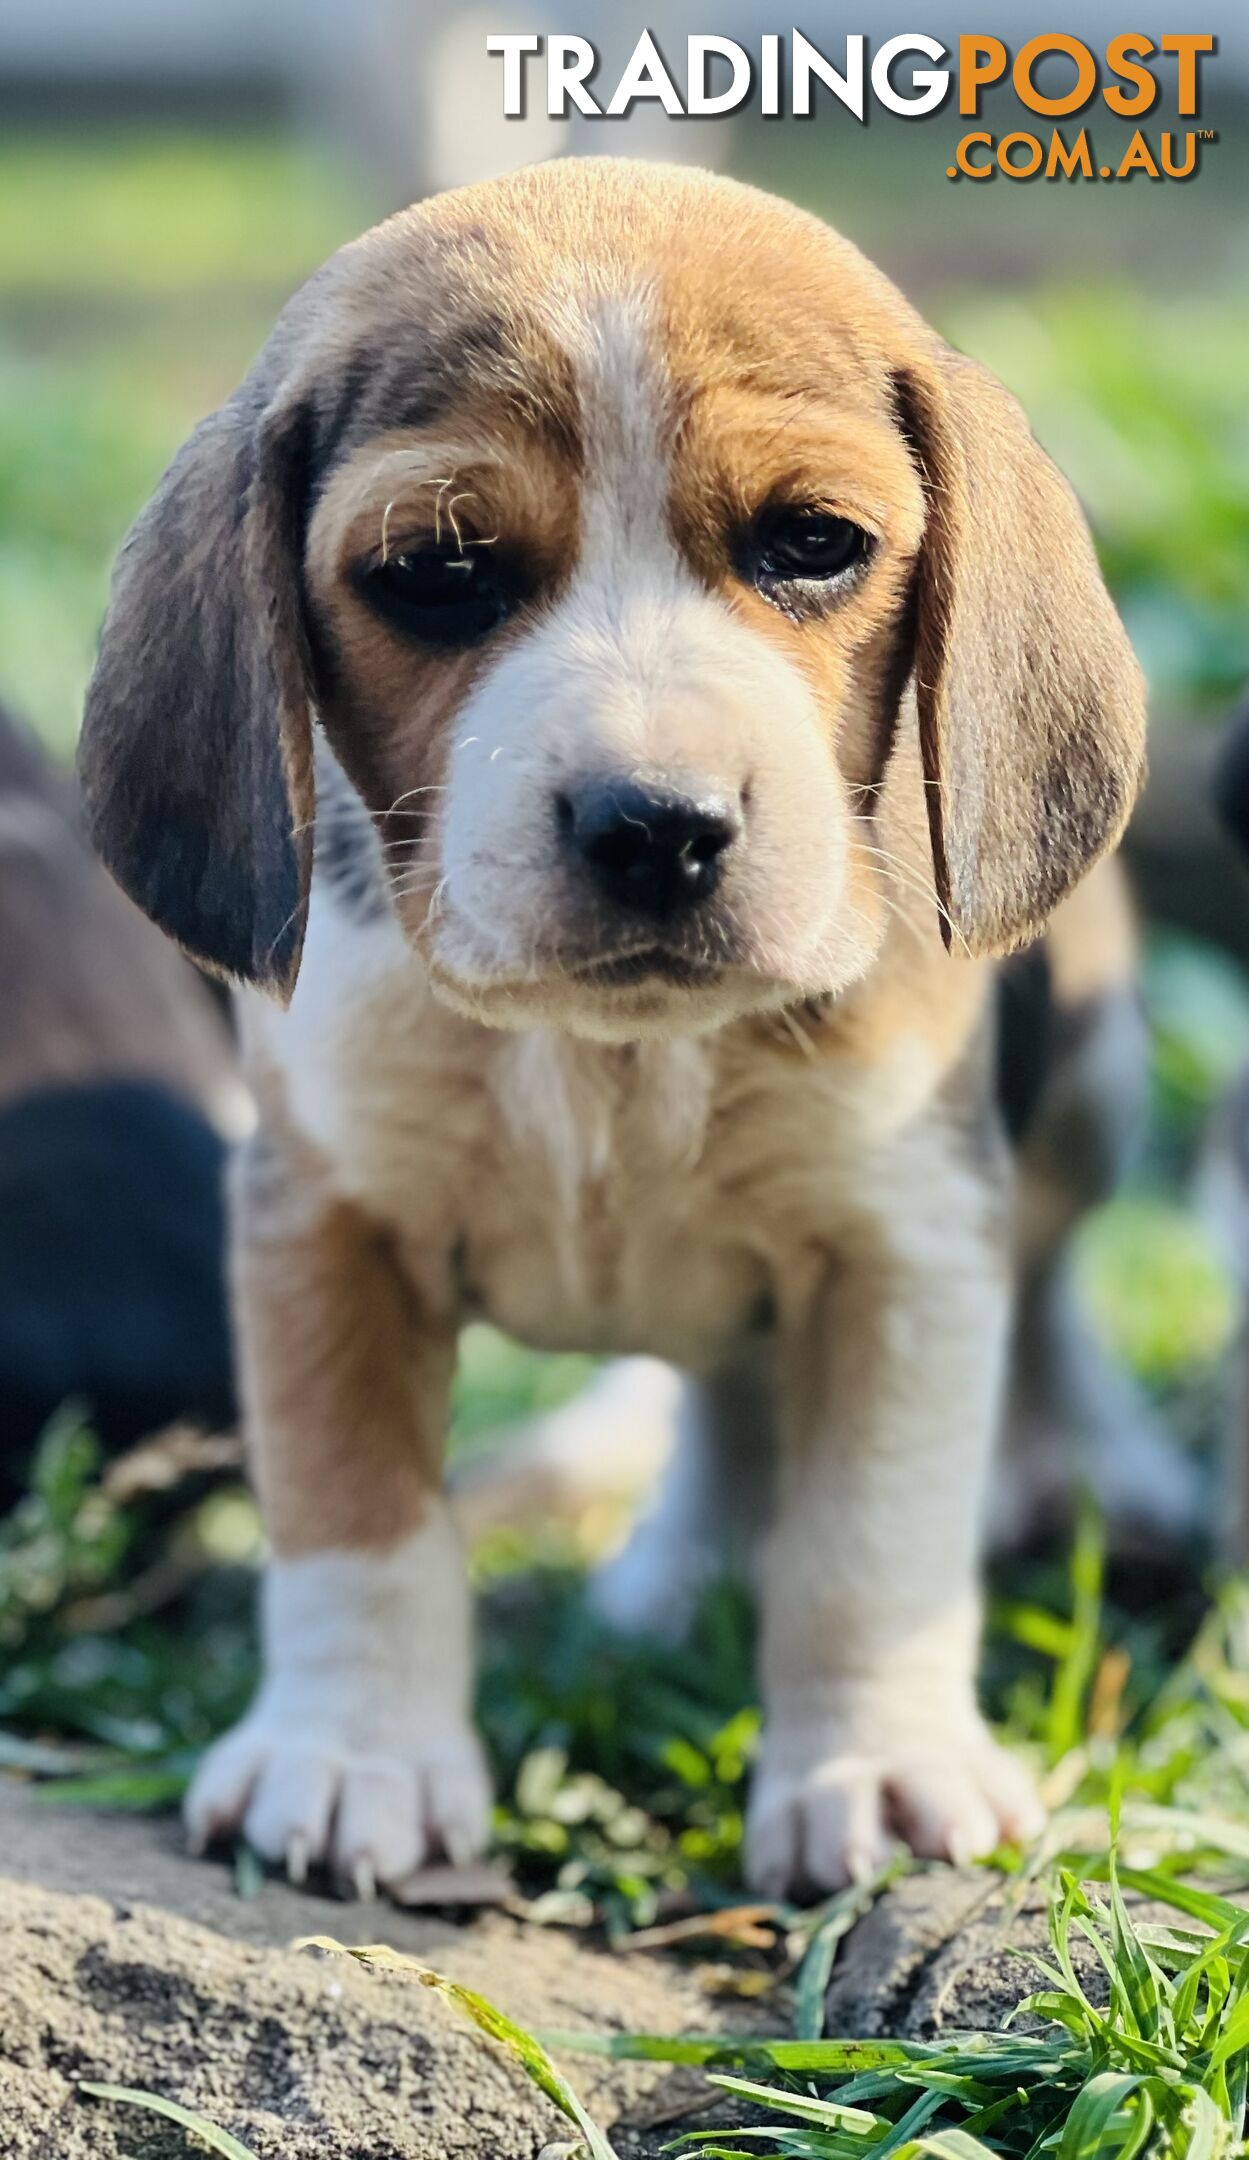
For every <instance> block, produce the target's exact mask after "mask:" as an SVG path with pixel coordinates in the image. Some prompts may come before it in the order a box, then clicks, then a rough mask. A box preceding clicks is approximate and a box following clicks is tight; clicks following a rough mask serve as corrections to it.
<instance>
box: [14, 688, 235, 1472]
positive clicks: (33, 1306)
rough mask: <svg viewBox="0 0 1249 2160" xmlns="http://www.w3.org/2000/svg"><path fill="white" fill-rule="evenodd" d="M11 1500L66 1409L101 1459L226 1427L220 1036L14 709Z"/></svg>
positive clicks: (201, 991)
mask: <svg viewBox="0 0 1249 2160" xmlns="http://www.w3.org/2000/svg"><path fill="white" fill-rule="evenodd" d="M0 1015H2V1016H3V1017H2V1019H0V1500H3V1502H4V1503H6V1504H7V1503H8V1502H9V1501H11V1500H12V1499H13V1497H14V1496H15V1495H16V1494H17V1493H18V1492H19V1491H20V1490H21V1489H22V1485H23V1481H24V1477H25V1474H26V1471H27V1469H28V1466H29V1459H30V1454H31V1451H32V1449H33V1448H34V1445H35V1442H36V1441H37V1439H38V1438H39V1435H40V1433H41V1432H42V1431H43V1429H44V1428H45V1426H46V1425H47V1423H48V1421H49V1419H50V1418H51V1417H52V1416H53V1415H54V1414H55V1412H56V1411H57V1410H59V1409H60V1408H61V1406H62V1405H63V1404H65V1403H66V1402H67V1401H73V1402H74V1403H75V1404H77V1405H78V1406H79V1407H80V1408H81V1409H82V1411H83V1413H84V1414H85V1415H86V1416H88V1417H89V1418H90V1419H91V1421H92V1424H93V1426H94V1428H95V1430H96V1431H97V1432H98V1434H99V1436H100V1439H101V1441H102V1442H103V1445H104V1447H105V1449H106V1450H107V1451H108V1452H109V1453H115V1452H117V1451H118V1450H120V1449H122V1448H124V1447H127V1446H129V1445H130V1444H131V1443H132V1442H134V1441H137V1440H141V1439H144V1438H146V1437H147V1436H149V1435H151V1434H153V1433H156V1432H158V1431H159V1430H160V1429H161V1428H162V1427H164V1426H167V1425H169V1424H171V1423H173V1422H175V1421H178V1420H182V1419H190V1420H195V1421H198V1422H201V1423H203V1424H205V1425H208V1426H216V1425H218V1424H228V1423H229V1422H230V1421H231V1419H232V1416H233V1388H232V1382H231V1366H230V1348H229V1336H228V1325H227V1316H226V1310H225V1292H224V1265H223V1263H224V1244H225V1240H224V1198H223V1193H222V1172H223V1166H224V1137H223V1136H224V1134H225V1133H226V1132H229V1131H234V1132H237V1131H238V1129H239V1117H240V1113H241V1110H242V1106H243V1105H244V1104H245V1100H246V1098H245V1091H244V1089H243V1086H242V1083H241V1081H240V1080H239V1078H238V1075H237V1069H236V1063H235V1058H234V1052H233V1047H232V1044H231V1040H230V1036H229V1031H228V1029H227V1027H226V1025H225V1020H224V1016H223V1015H222V1013H221V1012H220V1010H219V1009H218V1008H217V1006H216V1003H215V1000H214V998H213V996H212V994H211V992H210V991H209V990H208V989H207V987H206V986H205V985H204V984H203V983H202V982H200V981H197V979H196V977H195V974H194V972H193V970H192V969H191V968H189V967H188V966H187V964H186V962H185V961H184V960H182V959H180V958H179V956H178V954H177V953H176V952H175V951H174V950H173V949H172V947H171V946H170V945H169V944H168V943H167V942H166V941H165V940H164V939H162V938H160V937H158V936H156V934H155V933H154V932H153V930H152V928H151V926H150V924H148V923H147V922H145V921H144V919H143V917H142V916H141V915H140V914H139V912H138V910H137V909H136V908H134V907H133V906H132V904H131V903H130V902H129V901H128V900H127V899H125V897H124V896H123V895H122V894H121V893H120V892H119V891H118V890H117V888H116V886H115V885H114V884H113V883H112V881H111V880H110V879H109V878H107V877H105V876H104V875H103V873H102V871H101V869H100V866H99V864H98V863H97V861H96V860H95V857H94V856H93V855H92V854H91V852H90V850H89V849H88V848H87V846H86V845H85V843H84V841H83V839H82V837H81V835H80V833H79V831H78V829H77V809H76V803H75V798H74V791H73V789H72V787H71V786H70V785H69V783H68V782H66V781H64V780H63V779H62V778H61V776H60V775H59V774H58V773H57V772H55V771H54V769H53V767H52V766H51V765H50V764H49V762H48V761H47V759H46V758H45V757H44V756H43V754H42V752H41V751H40V750H39V748H38V746H37V745H36V744H35V742H34V741H33V739H32V738H31V737H30V736H28V735H26V734H24V733H23V732H22V731H21V730H20V729H19V728H18V727H17V725H16V723H15V722H14V721H13V720H11V719H10V718H9V717H8V716H7V715H6V714H5V713H4V712H3V711H0Z"/></svg>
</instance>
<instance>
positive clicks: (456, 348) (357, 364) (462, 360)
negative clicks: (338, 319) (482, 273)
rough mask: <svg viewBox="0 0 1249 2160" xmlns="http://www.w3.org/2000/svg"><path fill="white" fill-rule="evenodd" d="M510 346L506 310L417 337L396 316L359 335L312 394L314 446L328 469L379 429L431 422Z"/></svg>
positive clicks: (441, 416)
mask: <svg viewBox="0 0 1249 2160" xmlns="http://www.w3.org/2000/svg"><path fill="white" fill-rule="evenodd" d="M510 349H511V340H510V337H509V332H508V329H507V326H506V324H505V322H504V319H503V317H502V316H501V315H497V314H491V313H483V314H480V315H477V316H474V317H472V318H471V319H470V320H468V321H465V322H462V323H459V324H456V325H455V326H454V328H453V329H450V330H444V331H443V333H442V334H441V336H439V337H433V336H429V335H426V336H425V337H423V338H418V337H416V336H415V335H414V333H413V330H412V326H411V325H410V324H408V323H406V322H404V321H402V320H401V321H398V322H396V323H395V324H394V326H393V327H392V328H391V329H389V330H387V329H385V328H384V327H382V326H380V325H379V326H378V328H377V329H376V330H375V331H374V333H373V334H372V335H371V336H370V337H369V338H368V340H367V341H364V340H362V341H360V342H358V343H357V344H356V345H355V346H354V347H353V349H352V350H351V351H350V352H349V353H348V355H347V357H346V359H345V360H343V361H342V362H341V363H340V364H339V366H338V368H337V369H335V370H333V371H332V372H331V374H330V375H329V376H328V378H327V380H326V381H325V382H324V383H323V385H322V386H321V387H320V389H319V390H318V392H317V393H316V396H315V398H314V411H315V421H316V427H315V446H316V458H317V464H318V467H319V469H320V471H321V472H322V473H325V472H327V471H329V470H330V469H331V467H333V466H334V465H337V464H339V463H340V462H341V461H342V459H343V458H344V457H347V456H350V454H351V452H352V451H353V450H356V449H359V448H360V446H361V445H362V444H363V443H366V442H368V441H369V440H370V438H371V437H372V436H374V435H384V434H388V433H390V432H391V431H392V430H394V429H396V428H425V427H432V426H433V425H434V424H435V423H436V422H437V421H439V420H441V419H444V418H445V417H446V415H447V414H448V412H449V411H450V410H451V408H452V407H453V406H454V405H455V404H456V403H457V402H460V401H462V400H463V396H464V389H465V384H466V382H472V381H474V380H477V379H480V377H481V375H482V374H483V372H492V371H493V368H497V367H498V364H499V362H500V361H501V360H503V359H505V358H506V357H507V356H508V354H509V351H510Z"/></svg>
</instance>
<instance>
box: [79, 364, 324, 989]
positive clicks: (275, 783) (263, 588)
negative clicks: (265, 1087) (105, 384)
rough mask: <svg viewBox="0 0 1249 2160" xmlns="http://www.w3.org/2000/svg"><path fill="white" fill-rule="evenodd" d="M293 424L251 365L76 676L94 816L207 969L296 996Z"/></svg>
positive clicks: (306, 831)
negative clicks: (81, 678) (85, 667)
mask: <svg viewBox="0 0 1249 2160" xmlns="http://www.w3.org/2000/svg"><path fill="white" fill-rule="evenodd" d="M303 462H304V456H303V422H302V415H301V411H300V408H299V406H298V404H297V403H296V402H295V401H293V400H290V401H281V400H279V401H277V402H274V403H270V402H269V401H268V399H267V398H266V395H265V391H264V388H263V386H262V385H261V384H260V383H259V382H258V381H257V380H256V379H255V378H251V379H249V381H248V382H247V383H245V384H244V385H243V388H242V389H241V390H240V391H239V392H238V394H237V396H236V397H235V398H234V400H233V401H232V402H231V403H230V404H229V405H227V406H225V407H223V408H222V410H221V411H220V412H218V413H215V414H214V415H213V416H212V417H211V418H210V419H208V420H206V421H204V423H203V424H202V426H201V427H200V428H198V429H197V431H196V433H195V434H194V435H193V436H192V437H191V439H190V441H189V442H188V443H187V444H186V445H185V446H184V448H183V449H182V450H181V451H180V452H179V454H178V456H177V457H176V458H175V460H174V462H173V464H172V465H171V467H170V469H169V471H168V472H167V474H166V475H165V478H164V480H163V481H162V483H161V485H160V488H159V489H158V491H157V493H156V495H155V496H154V497H153V499H152V501H151V502H150V503H149V504H148V506H147V508H146V509H145V510H144V511H143V512H142V514H141V516H140V517H139V519H138V521H137V523H136V524H135V526H134V528H133V530H132V531H131V533H130V536H129V538H128V539H127V541H126V543H125V546H124V548H123V550H122V553H121V556H120V558H119V560H118V564H117V568H116V571H115V573H114V577H113V587H112V595H111V599H110V602H109V608H108V614H107V616H106V619H105V623H104V629H103V632H102V635H101V641H100V651H99V657H98V660H97V664H96V669H95V673H94V676H93V678H92V681H91V686H90V689H89V690H88V693H87V706H86V717H85V720H84V723H83V732H82V738H81V741H80V744H79V755H78V769H79V775H80V778H81V783H82V792H83V799H84V805H85V813H86V818H87V824H88V829H89V831H90V834H91V837H92V839H93V841H94V842H95V845H96V847H97V848H98V850H99V852H100V854H101V855H102V856H103V858H104V860H105V862H106V863H107V864H108V866H109V868H110V869H111V870H112V872H113V875H114V876H115V877H116V878H117V880H118V883H119V884H120V885H122V886H123V887H124V888H125V890H126V891H127V892H128V893H129V894H130V896H131V898H132V899H134V900H136V901H137V902H138V904H139V906H140V907H141V908H143V909H144V910H145V911H146V912H147V914H149V915H150V916H151V917H152V919H153V920H154V921H155V922H157V923H159V925H160V927H161V928H162V929H163V930H166V931H168V932H169V934H170V936H171V937H174V938H176V939H177V941H178V943H179V944H180V945H182V946H184V947H185V949H186V950H187V951H188V952H189V953H191V954H192V955H193V956H194V957H195V958H196V959H197V960H200V961H202V962H203V963H204V964H205V965H206V966H207V967H209V968H211V969H212V970H213V971H214V972H217V973H220V974H223V975H226V976H230V977H233V978H234V979H236V980H238V981H241V982H248V983H255V984H259V985H261V986H262V987H263V988H265V989H268V990H272V991H274V992H275V993H276V994H277V995H278V996H280V997H282V998H287V997H289V995H290V993H291V990H292V989H293V987H294V982H295V976H296V973H297V971H298V968H299V955H300V949H301V946H302V943H303V932H304V917H305V914H306V911H307V899H308V884H309V877H310V874H311V849H312V812H313V782H312V743H311V722H310V716H309V707H308V672H309V670H308V657H307V652H306V647H305V637H304V631H303V627H302V611H301V604H300V579H299V561H298V556H299V532H300V526H301V521H302V505H303V495H304V476H303V473H302V469H301V468H302V465H303Z"/></svg>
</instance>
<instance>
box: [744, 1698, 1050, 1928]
mask: <svg viewBox="0 0 1249 2160" xmlns="http://www.w3.org/2000/svg"><path fill="white" fill-rule="evenodd" d="M1044 1820H1045V1811H1044V1809H1043V1808H1042V1806H1041V1803H1040V1801H1039V1799H1038V1798H1037V1795H1036V1792H1035V1790H1034V1788H1033V1785H1032V1781H1031V1779H1030V1777H1029V1776H1028V1773H1027V1771H1026V1770H1025V1769H1024V1768H1023V1766H1022V1765H1021V1764H1020V1763H1018V1762H1017V1761H1016V1760H1015V1758H1014V1757H1013V1756H1011V1755H1008V1754H1007V1753H1006V1752H1005V1750H1004V1749H1003V1748H1000V1747H998V1745H997V1743H996V1742H995V1741H994V1740H992V1739H991V1738H990V1736H989V1734H988V1732H987V1730H986V1729H985V1727H984V1726H983V1725H982V1724H981V1723H980V1721H979V1719H975V1720H970V1721H965V1722H963V1723H962V1724H961V1725H960V1726H959V1727H958V1728H957V1729H955V1730H952V1731H951V1732H950V1733H949V1735H948V1737H946V1736H943V1737H942V1738H941V1740H940V1741H934V1740H933V1738H932V1735H931V1728H930V1729H929V1730H928V1731H927V1732H925V1733H924V1734H923V1737H922V1738H921V1739H917V1740H916V1742H915V1743H914V1745H913V1746H908V1745H906V1744H905V1742H903V1743H899V1742H898V1740H897V1739H896V1737H895V1738H894V1739H893V1740H891V1741H890V1742H888V1743H887V1744H883V1745H882V1743H881V1739H880V1738H879V1737H878V1736H873V1735H870V1734H869V1735H867V1736H865V1735H863V1734H862V1733H852V1732H846V1733H845V1734H844V1735H842V1736H839V1737H838V1738H835V1739H830V1738H829V1735H828V1733H827V1729H825V1730H824V1731H823V1732H822V1733H821V1734H820V1735H817V1736H812V1735H811V1734H803V1733H801V1732H796V1731H793V1730H791V1731H788V1732H786V1731H783V1730H782V1731H780V1732H778V1733H776V1734H775V1735H773V1736H772V1737H771V1738H769V1737H768V1736H766V1735H765V1739H764V1750H763V1756H762V1760H761V1762H760V1766H759V1770H758V1773H757V1775H756V1778H755V1785H754V1790H753V1792H752V1794H751V1800H750V1809H749V1813H748V1816H747V1821H746V1872H747V1876H748V1879H749V1881H750V1884H751V1887H752V1888H753V1889H754V1890H756V1891H758V1892H759V1893H760V1895H762V1896H767V1897H782V1896H785V1895H786V1894H787V1893H794V1892H808V1893H815V1892H823V1891H829V1890H840V1889H842V1888H843V1887H844V1886H845V1885H846V1884H847V1883H850V1882H860V1881H865V1880H867V1879H868V1878H869V1877H871V1876H872V1875H875V1874H877V1873H878V1872H879V1870H880V1869H881V1868H882V1867H884V1866H885V1864H886V1863H887V1861H888V1859H889V1857H890V1855H891V1853H892V1852H893V1851H894V1850H895V1849H896V1846H897V1844H898V1842H899V1840H901V1841H902V1842H903V1843H905V1844H907V1845H909V1846H910V1848H911V1850H912V1852H915V1853H918V1854H919V1855H920V1856H921V1857H922V1858H925V1859H931V1860H950V1861H953V1862H954V1863H955V1864H956V1865H965V1864H966V1863H967V1862H968V1861H971V1860H974V1859H977V1858H979V1857H980V1856H981V1855H982V1854H985V1853H988V1852H991V1851H992V1850H993V1848H994V1846H995V1845H998V1844H1000V1843H1001V1842H1002V1841H1003V1840H1004V1839H1011V1840H1019V1841H1020V1842H1025V1841H1027V1840H1028V1839H1030V1838H1032V1837H1035V1836H1036V1835H1037V1833H1038V1832H1039V1831H1040V1829H1041V1827H1042V1825H1043V1823H1044Z"/></svg>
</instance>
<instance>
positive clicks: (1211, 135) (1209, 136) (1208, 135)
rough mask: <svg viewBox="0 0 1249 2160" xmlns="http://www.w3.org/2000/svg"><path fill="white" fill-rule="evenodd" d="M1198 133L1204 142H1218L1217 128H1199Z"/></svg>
mask: <svg viewBox="0 0 1249 2160" xmlns="http://www.w3.org/2000/svg"><path fill="white" fill-rule="evenodd" d="M1197 132H1198V136H1199V139H1200V140H1201V141H1202V142H1217V141H1218V139H1219V135H1218V129H1217V128H1199V129H1198V131H1197Z"/></svg>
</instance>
